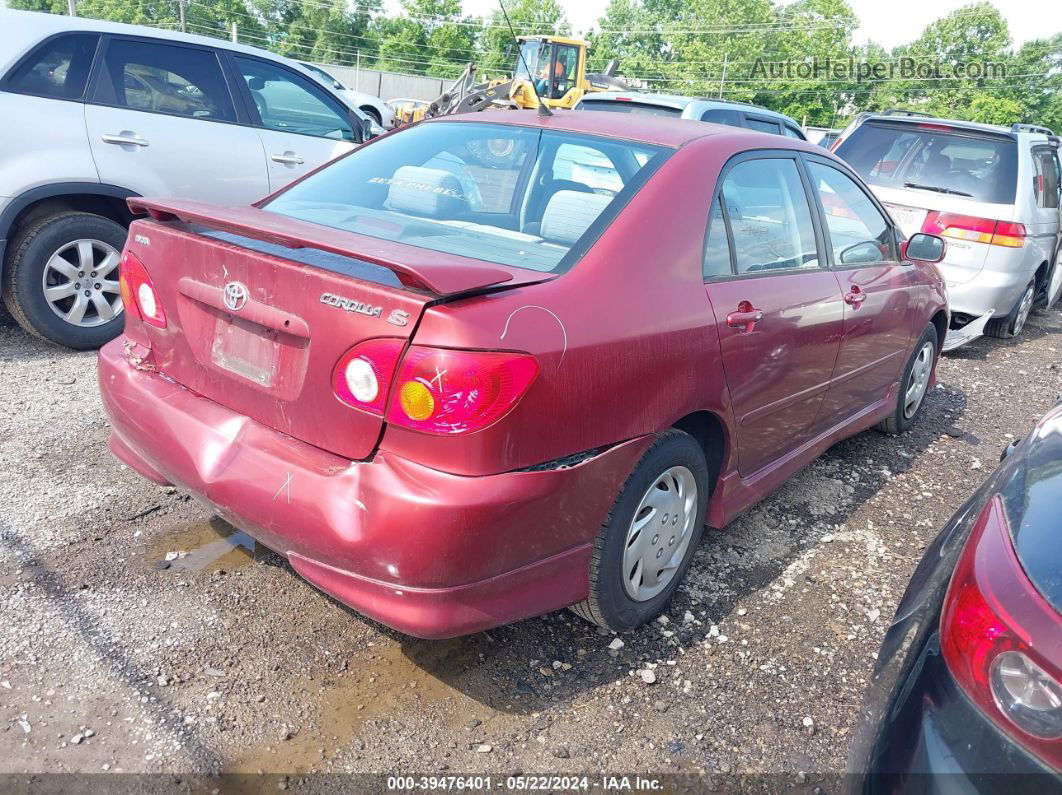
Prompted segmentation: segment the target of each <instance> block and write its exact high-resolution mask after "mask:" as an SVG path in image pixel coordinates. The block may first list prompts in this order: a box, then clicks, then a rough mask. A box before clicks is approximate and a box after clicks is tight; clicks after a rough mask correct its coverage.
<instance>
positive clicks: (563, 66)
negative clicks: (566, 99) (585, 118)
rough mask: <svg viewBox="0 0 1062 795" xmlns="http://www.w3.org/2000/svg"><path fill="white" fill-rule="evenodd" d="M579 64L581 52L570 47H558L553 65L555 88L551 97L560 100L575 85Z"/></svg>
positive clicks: (551, 92) (552, 89)
mask: <svg viewBox="0 0 1062 795" xmlns="http://www.w3.org/2000/svg"><path fill="white" fill-rule="evenodd" d="M578 63H579V51H578V50H577V49H576V48H575V47H572V46H569V45H558V46H557V55H556V58H555V59H554V63H553V86H552V88H551V91H550V96H551V97H552V98H553V99H560V98H561V97H563V96H564V95H565V94H567V93H568V91H569V90H571V88H572V87H573V86H574V85H575V69H576V66H577V65H578Z"/></svg>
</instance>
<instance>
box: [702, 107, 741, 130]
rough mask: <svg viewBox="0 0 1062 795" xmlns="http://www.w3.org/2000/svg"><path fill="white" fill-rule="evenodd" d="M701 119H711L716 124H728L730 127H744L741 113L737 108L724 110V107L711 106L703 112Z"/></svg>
mask: <svg viewBox="0 0 1062 795" xmlns="http://www.w3.org/2000/svg"><path fill="white" fill-rule="evenodd" d="M701 121H710V122H713V123H715V124H726V125H728V126H730V127H744V126H745V125H744V124H742V123H741V114H740V113H738V112H737V111H736V110H724V109H723V108H710V109H709V110H706V111H705V112H704V113H702V114H701Z"/></svg>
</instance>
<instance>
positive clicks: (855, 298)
mask: <svg viewBox="0 0 1062 795" xmlns="http://www.w3.org/2000/svg"><path fill="white" fill-rule="evenodd" d="M866 300H867V294H866V293H864V292H863V291H862V290H860V289H859V288H856V289H854V290H852V292H850V293H845V296H844V302H845V303H846V304H851V305H852V306H859V305H860V304H861V303H863V302H864V301H866Z"/></svg>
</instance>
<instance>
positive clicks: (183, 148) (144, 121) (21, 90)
mask: <svg viewBox="0 0 1062 795" xmlns="http://www.w3.org/2000/svg"><path fill="white" fill-rule="evenodd" d="M0 119H6V121H5V122H3V123H2V124H0V151H2V152H3V153H4V154H3V157H2V158H0V275H2V278H0V284H2V285H3V297H4V302H5V304H6V305H7V308H8V310H9V311H10V312H11V314H12V315H13V316H14V317H15V319H16V320H17V321H18V322H19V323H20V324H21V325H22V326H23V327H24V328H26V329H27V330H28V331H31V332H33V333H34V334H37V335H38V336H41V337H43V338H45V339H49V340H52V341H53V342H57V343H59V344H62V345H67V346H69V347H72V348H82V349H83V348H94V347H98V346H100V345H102V344H103V343H104V342H106V341H108V340H110V339H111V338H113V337H114V336H116V335H117V334H118V333H119V331H121V328H122V317H121V312H122V302H121V296H120V294H119V289H118V271H117V265H118V260H119V256H120V252H121V250H122V246H123V245H124V243H125V237H126V226H127V225H128V223H129V221H130V214H129V211H128V209H127V207H126V202H125V200H126V199H128V198H129V197H131V196H148V195H151V196H159V195H176V196H181V197H182V198H190V199H202V200H205V201H210V202H213V203H217V204H228V205H236V204H249V203H251V202H254V201H256V200H258V199H260V198H262V197H263V196H265V195H267V194H269V193H271V192H273V191H275V190H277V189H279V188H281V187H282V186H284V185H286V184H287V183H288V182H290V181H291V180H293V179H295V178H296V177H300V176H302V175H303V174H305V173H307V172H308V171H310V170H311V169H313V168H316V167H317V166H319V165H321V164H322V163H324V162H326V161H328V160H330V159H332V158H333V157H336V156H338V155H340V154H342V153H344V152H347V151H349V150H350V149H351V148H353V147H354V146H355V145H356V144H357V143H359V142H361V141H363V140H364V139H365V137H366V135H367V134H368V128H369V121H368V119H367V118H365V117H364V116H363V115H362V114H361V113H360V112H359V111H358V110H357V109H356V108H354V107H352V106H351V104H350V103H349V101H347V100H345V99H344V98H343V97H342V96H341V95H340V94H338V92H333V91H330V90H329V88H328V87H327V86H322V85H321V84H320V83H319V82H318V81H317V80H315V79H314V78H312V77H310V76H309V75H308V74H307V73H306V72H305V71H304V70H303V69H302V67H301V66H299V65H297V64H296V62H294V61H289V60H287V59H285V58H280V57H278V56H275V55H272V54H270V53H267V52H264V51H262V50H258V49H255V48H252V47H243V46H240V45H237V44H229V43H227V42H224V41H219V40H216V39H210V38H205V37H201V36H187V35H183V34H178V33H171V32H165V31H158V30H153V29H151V28H143V27H137V26H133V25H120V24H116V23H110V22H99V21H94V20H88V19H80V18H71V17H63V16H56V15H51V14H39V13H33V12H25V11H2V10H0Z"/></svg>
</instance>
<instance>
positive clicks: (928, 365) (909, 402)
mask: <svg viewBox="0 0 1062 795" xmlns="http://www.w3.org/2000/svg"><path fill="white" fill-rule="evenodd" d="M933 351H934V348H933V343H932V342H927V343H926V344H925V345H923V346H922V347H921V348H919V349H918V355H917V356H915V360H914V366H912V367H911V377H910V378H909V379H907V390H906V391H905V392H904V398H903V416H904V418H905V419H911V417H913V416H914V415H915V413H916V412H917V411H918V407H919V406H921V405H922V399H923V398H925V396H926V388H927V387H928V386H929V375H930V373H932V372H933Z"/></svg>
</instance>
